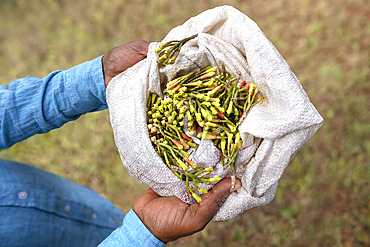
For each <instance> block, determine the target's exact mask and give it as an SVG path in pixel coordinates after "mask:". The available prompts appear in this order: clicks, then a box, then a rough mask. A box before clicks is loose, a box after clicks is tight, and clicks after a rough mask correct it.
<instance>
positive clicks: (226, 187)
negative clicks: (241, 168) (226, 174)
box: [191, 178, 241, 225]
mask: <svg viewBox="0 0 370 247" xmlns="http://www.w3.org/2000/svg"><path fill="white" fill-rule="evenodd" d="M240 187H241V182H240V180H239V179H236V182H235V189H236V190H237V189H239V188H240ZM233 191H234V190H231V179H230V178H226V179H223V180H221V181H220V182H218V183H217V184H216V185H215V186H214V187H213V188H212V189H211V190H210V191H209V192H208V193H207V194H205V195H203V196H202V201H201V202H200V203H199V204H197V203H194V204H192V205H191V206H194V207H198V208H197V211H196V214H197V216H196V217H197V218H198V219H199V220H200V221H202V222H201V223H200V224H204V225H206V224H207V223H208V222H209V221H210V220H211V219H212V218H213V217H214V216H215V215H216V213H217V211H218V210H219V208H220V207H221V206H222V204H223V203H224V202H225V201H226V199H227V197H228V196H229V195H230V194H231V193H232V192H233Z"/></svg>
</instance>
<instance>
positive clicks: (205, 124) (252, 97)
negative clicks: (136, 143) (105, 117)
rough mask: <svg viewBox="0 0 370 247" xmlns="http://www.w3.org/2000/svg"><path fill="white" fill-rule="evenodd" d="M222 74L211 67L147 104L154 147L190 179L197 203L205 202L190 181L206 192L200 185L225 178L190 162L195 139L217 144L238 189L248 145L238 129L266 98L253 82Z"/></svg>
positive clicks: (171, 166)
mask: <svg viewBox="0 0 370 247" xmlns="http://www.w3.org/2000/svg"><path fill="white" fill-rule="evenodd" d="M216 71H217V68H216V67H207V68H204V69H202V70H199V71H197V72H191V73H189V74H187V75H184V76H181V77H178V78H176V79H174V80H172V81H170V82H168V83H167V88H166V90H164V94H165V97H164V99H162V98H161V97H159V96H157V95H156V94H151V95H150V96H149V99H148V105H147V115H148V131H149V135H150V139H151V141H152V143H153V146H154V148H155V149H156V151H157V152H158V154H159V156H160V157H161V158H162V160H163V161H164V163H165V164H166V165H167V167H168V168H169V169H170V170H171V171H172V172H173V173H174V174H175V175H176V176H177V177H178V178H179V179H182V180H184V181H186V187H187V191H188V193H189V194H190V195H191V196H192V197H193V198H194V199H195V200H196V201H197V202H200V201H201V198H200V197H199V196H198V195H197V194H196V193H195V192H194V190H193V189H192V187H191V186H190V184H189V183H190V182H192V183H193V184H194V187H195V188H196V189H197V190H198V191H199V192H200V193H202V194H205V193H207V190H206V189H202V188H200V187H199V185H198V184H200V183H213V182H217V181H219V180H220V178H219V177H218V176H216V177H212V178H211V177H210V172H212V171H213V168H212V167H204V166H203V165H200V164H195V163H194V162H192V161H191V160H190V158H189V157H190V154H191V152H192V151H193V150H195V149H196V147H197V144H196V143H195V142H194V141H193V139H195V138H199V139H211V140H212V141H213V143H214V145H215V146H216V147H217V148H218V149H219V150H220V151H221V153H222V155H221V162H222V165H223V167H224V169H226V168H228V167H230V168H231V170H232V173H233V174H232V186H233V187H234V186H235V170H236V160H237V155H238V152H239V150H240V148H241V146H242V143H243V142H242V140H241V137H240V133H239V130H238V126H239V124H240V123H241V122H242V121H243V119H244V118H245V116H246V114H247V112H248V111H249V109H250V108H251V107H252V106H254V105H256V104H257V103H259V102H260V101H261V100H262V95H260V94H259V93H258V89H257V88H256V87H255V85H254V84H253V83H250V84H247V82H246V81H243V82H239V79H240V78H233V77H232V76H231V74H230V73H228V72H226V71H224V72H222V73H219V74H218V75H217V73H216ZM185 119H187V120H186V121H184V120H185ZM185 123H187V124H185ZM185 130H187V131H185ZM186 133H188V135H187V134H186Z"/></svg>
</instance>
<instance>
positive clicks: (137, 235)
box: [99, 210, 166, 247]
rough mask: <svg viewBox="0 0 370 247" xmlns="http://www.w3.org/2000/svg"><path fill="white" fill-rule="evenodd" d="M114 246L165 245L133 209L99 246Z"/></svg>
mask: <svg viewBox="0 0 370 247" xmlns="http://www.w3.org/2000/svg"><path fill="white" fill-rule="evenodd" d="M108 246H109V247H114V246H140V247H146V246H166V244H165V243H163V242H161V241H160V240H158V239H157V238H156V237H155V236H154V235H153V234H152V233H151V232H150V231H149V230H148V229H147V228H146V227H145V225H144V224H143V223H142V222H141V221H140V219H139V217H138V216H137V215H136V214H135V212H134V211H133V210H130V212H128V213H127V215H126V216H125V218H124V219H123V225H122V226H121V227H119V228H117V229H116V230H115V231H113V232H112V233H111V234H110V235H109V236H108V237H107V238H106V239H105V240H104V241H103V242H102V243H101V244H100V245H99V247H108Z"/></svg>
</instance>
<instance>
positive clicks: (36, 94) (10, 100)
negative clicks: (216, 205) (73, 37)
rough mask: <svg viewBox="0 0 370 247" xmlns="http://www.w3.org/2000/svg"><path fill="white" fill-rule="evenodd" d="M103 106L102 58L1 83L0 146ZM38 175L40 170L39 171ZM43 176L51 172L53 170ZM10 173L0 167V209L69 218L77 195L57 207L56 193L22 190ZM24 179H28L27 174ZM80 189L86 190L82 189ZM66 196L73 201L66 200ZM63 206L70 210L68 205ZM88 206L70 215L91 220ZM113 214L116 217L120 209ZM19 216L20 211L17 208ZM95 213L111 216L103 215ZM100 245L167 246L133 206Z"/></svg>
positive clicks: (31, 187)
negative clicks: (35, 210)
mask: <svg viewBox="0 0 370 247" xmlns="http://www.w3.org/2000/svg"><path fill="white" fill-rule="evenodd" d="M106 108H107V105H106V100H105V85H104V78H103V71H102V56H101V57H98V58H95V59H93V60H91V61H87V62H85V63H82V64H80V65H77V66H75V67H72V68H70V69H68V70H59V71H55V72H52V73H50V74H49V75H47V76H46V77H44V78H36V77H27V78H22V79H18V80H14V81H12V82H11V83H10V84H9V85H1V86H0V149H4V148H8V147H11V146H12V145H13V144H15V143H17V142H20V141H22V140H24V139H27V138H28V137H31V136H33V135H35V134H41V133H46V132H48V131H50V130H52V129H55V128H59V127H61V126H62V125H63V124H65V123H67V122H68V121H72V120H75V119H77V118H78V117H80V116H81V115H82V114H85V113H88V112H93V111H100V110H104V109H106ZM40 155H41V154H40ZM0 161H1V162H0V165H1V166H2V168H4V167H5V168H6V167H7V165H9V166H10V167H16V165H14V164H12V163H14V162H11V161H5V160H0ZM5 168H4V169H5ZM4 169H3V170H4ZM5 170H6V169H5ZM21 170H22V171H24V170H25V169H23V168H22V169H21ZM4 173H5V172H4ZM36 173H37V172H36ZM45 173H46V172H45ZM28 174H30V173H28ZM40 174H41V175H42V174H44V173H42V172H40ZM41 175H40V176H41ZM42 176H45V175H42ZM47 176H53V174H50V175H47ZM11 177H12V176H8V174H1V169H0V207H4V208H6V209H7V211H6V212H8V214H11V212H12V210H11V209H14V207H21V208H24V210H26V209H27V208H33V209H35V208H36V209H37V210H43V211H45V212H48V213H50V214H53V215H58V216H61V217H70V215H71V214H67V213H68V212H66V205H69V207H72V206H73V205H72V204H73V203H74V202H76V201H78V199H76V198H78V197H76V198H75V199H73V198H66V197H70V196H71V195H67V196H64V197H61V198H62V199H58V200H59V201H58V203H60V208H61V210H59V207H58V206H57V205H59V204H58V203H56V201H57V200H56V199H55V198H57V197H58V192H55V191H54V192H53V193H54V194H51V195H50V196H48V195H47V194H46V193H45V192H42V191H41V192H40V191H39V190H38V189H37V188H38V187H37V186H31V185H30V184H28V185H27V186H26V188H27V190H28V191H24V189H23V187H22V186H21V185H19V186H18V185H17V184H16V183H17V179H18V178H17V179H16V180H15V181H13V180H10V179H11ZM25 179H26V180H27V178H25ZM37 181H39V180H37ZM60 183H64V182H60ZM9 184H14V186H8V185H9ZM21 187H22V188H21ZM75 190H77V187H76V188H75ZM22 193H23V194H22ZM25 193H26V194H25ZM83 193H89V192H87V191H84V192H83ZM25 195H27V196H25ZM72 197H73V196H72ZM58 198H59V197H58ZM63 198H64V199H63ZM69 199H70V200H71V201H70V203H69V204H68V203H67V201H68V200H69ZM60 200H62V201H60ZM63 200H66V201H63ZM98 200H100V199H98ZM94 203H96V202H94ZM71 205H72V206H71ZM67 209H69V208H68V207H67ZM89 210H90V209H89ZM89 210H88V209H86V208H85V209H84V210H81V212H80V214H76V213H74V216H73V217H75V218H76V217H77V220H79V221H81V220H85V218H86V219H88V220H87V222H89V221H91V217H92V218H93V219H92V220H93V221H94V215H95V214H94V213H93V211H91V210H90V211H91V212H90V211H89ZM97 210H98V209H97ZM67 211H68V210H67ZM113 211H114V210H113ZM112 213H114V214H117V215H119V213H118V211H117V212H112ZM17 214H18V215H19V211H17ZM59 214H61V215H59ZM28 215H29V214H28ZM8 216H9V215H8ZM79 217H80V218H79ZM99 217H109V216H108V215H104V214H103V215H100V216H99ZM10 218H11V217H10ZM94 222H95V221H94ZM95 223H96V222H95ZM112 224H113V223H112ZM0 226H1V224H0ZM0 234H1V233H0ZM0 245H1V244H0ZM99 246H165V244H164V243H163V242H161V241H160V240H158V239H157V238H156V237H155V236H154V235H152V234H151V233H150V231H149V230H148V229H147V228H146V227H145V226H144V224H143V223H142V222H141V221H140V219H139V218H138V216H137V215H136V214H135V212H134V211H133V210H131V211H130V212H129V213H128V214H127V215H126V216H125V217H124V219H123V224H122V225H121V226H120V227H119V228H117V229H116V230H115V231H113V232H112V233H111V234H110V235H109V236H108V237H107V238H106V239H105V240H104V241H103V242H102V243H101V244H100V245H99Z"/></svg>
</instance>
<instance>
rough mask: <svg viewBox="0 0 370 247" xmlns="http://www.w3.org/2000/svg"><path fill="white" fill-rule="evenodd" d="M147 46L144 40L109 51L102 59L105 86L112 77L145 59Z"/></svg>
mask: <svg viewBox="0 0 370 247" xmlns="http://www.w3.org/2000/svg"><path fill="white" fill-rule="evenodd" d="M148 46H149V43H148V42H146V41H145V40H136V41H132V42H130V43H127V44H124V45H121V46H117V47H114V48H113V49H112V50H110V51H109V52H108V54H107V55H105V56H104V57H103V72H104V73H103V74H104V82H105V86H106V87H107V86H108V83H109V82H110V80H111V79H112V78H113V77H115V76H116V75H118V74H120V73H121V72H123V71H125V70H126V69H128V68H130V67H131V66H133V65H135V64H136V63H137V62H139V61H141V60H142V59H144V58H146V54H147V53H148Z"/></svg>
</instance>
